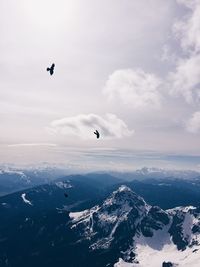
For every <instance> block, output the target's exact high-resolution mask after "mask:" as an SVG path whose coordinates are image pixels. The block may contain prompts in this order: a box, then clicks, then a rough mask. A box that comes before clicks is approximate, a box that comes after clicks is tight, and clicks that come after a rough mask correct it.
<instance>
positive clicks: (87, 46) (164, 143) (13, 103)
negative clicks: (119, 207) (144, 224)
mask: <svg viewBox="0 0 200 267" xmlns="http://www.w3.org/2000/svg"><path fill="white" fill-rule="evenodd" d="M53 62H54V63H55V65H56V67H55V74H54V75H53V76H50V75H49V73H47V72H46V68H47V67H48V66H50V65H51V64H52V63H53ZM0 77H1V79H0V163H15V164H26V163H27V164H31V163H34V164H35V163H41V162H44V161H45V162H49V163H55V164H59V163H62V164H66V165H70V166H78V167H81V166H82V167H83V168H88V169H109V168H111V169H115V168H116V169H117V168H118V169H123V170H124V169H132V168H136V167H139V166H144V165H147V166H155V167H166V168H176V167H177V168H200V167H199V166H200V2H199V0H167V1H166V0H140V1H138V0H101V1H99V0H98V1H97V0H84V1H82V0H57V1H52V0H10V1H7V0H1V1H0ZM95 129H97V130H99V132H100V134H101V138H100V139H98V140H97V139H96V138H95V135H94V134H93V131H94V130H95Z"/></svg>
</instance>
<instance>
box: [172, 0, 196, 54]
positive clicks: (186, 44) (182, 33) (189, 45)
mask: <svg viewBox="0 0 200 267" xmlns="http://www.w3.org/2000/svg"><path fill="white" fill-rule="evenodd" d="M177 2H178V3H179V4H182V5H185V6H186V7H187V8H189V9H191V14H190V15H189V16H187V17H186V18H185V19H184V20H180V21H177V23H175V25H174V32H175V34H176V35H177V37H178V38H180V42H181V46H182V48H183V49H184V50H185V51H186V52H188V51H189V52H192V53H194V52H200V1H199V0H177Z"/></svg>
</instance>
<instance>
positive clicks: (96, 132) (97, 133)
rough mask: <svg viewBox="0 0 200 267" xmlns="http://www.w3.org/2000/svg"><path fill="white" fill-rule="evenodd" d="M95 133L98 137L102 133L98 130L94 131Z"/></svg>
mask: <svg viewBox="0 0 200 267" xmlns="http://www.w3.org/2000/svg"><path fill="white" fill-rule="evenodd" d="M94 134H96V136H97V139H98V138H99V137H100V133H99V132H98V131H97V130H96V131H95V132H94Z"/></svg>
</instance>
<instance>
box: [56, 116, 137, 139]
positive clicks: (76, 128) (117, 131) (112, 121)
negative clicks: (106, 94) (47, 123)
mask: <svg viewBox="0 0 200 267" xmlns="http://www.w3.org/2000/svg"><path fill="white" fill-rule="evenodd" d="M51 126H52V128H51V129H52V130H53V132H54V133H60V134H63V135H75V136H78V137H80V138H83V139H90V138H95V136H94V134H93V131H95V130H96V129H97V130H98V131H99V132H100V135H101V136H102V137H103V138H122V137H125V136H130V135H132V134H133V132H134V131H133V130H129V129H128V127H127V125H126V124H125V122H123V121H122V120H121V119H119V118H118V117H117V116H116V115H114V114H106V115H105V117H104V118H103V117H101V116H99V115H96V114H80V115H77V116H74V117H67V118H62V119H59V120H54V121H53V122H52V123H51Z"/></svg>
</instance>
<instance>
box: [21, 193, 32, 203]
mask: <svg viewBox="0 0 200 267" xmlns="http://www.w3.org/2000/svg"><path fill="white" fill-rule="evenodd" d="M21 197H22V199H23V201H24V203H26V204H28V205H31V206H33V204H32V203H31V201H30V200H28V199H27V198H26V194H25V193H23V194H22V195H21Z"/></svg>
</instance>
